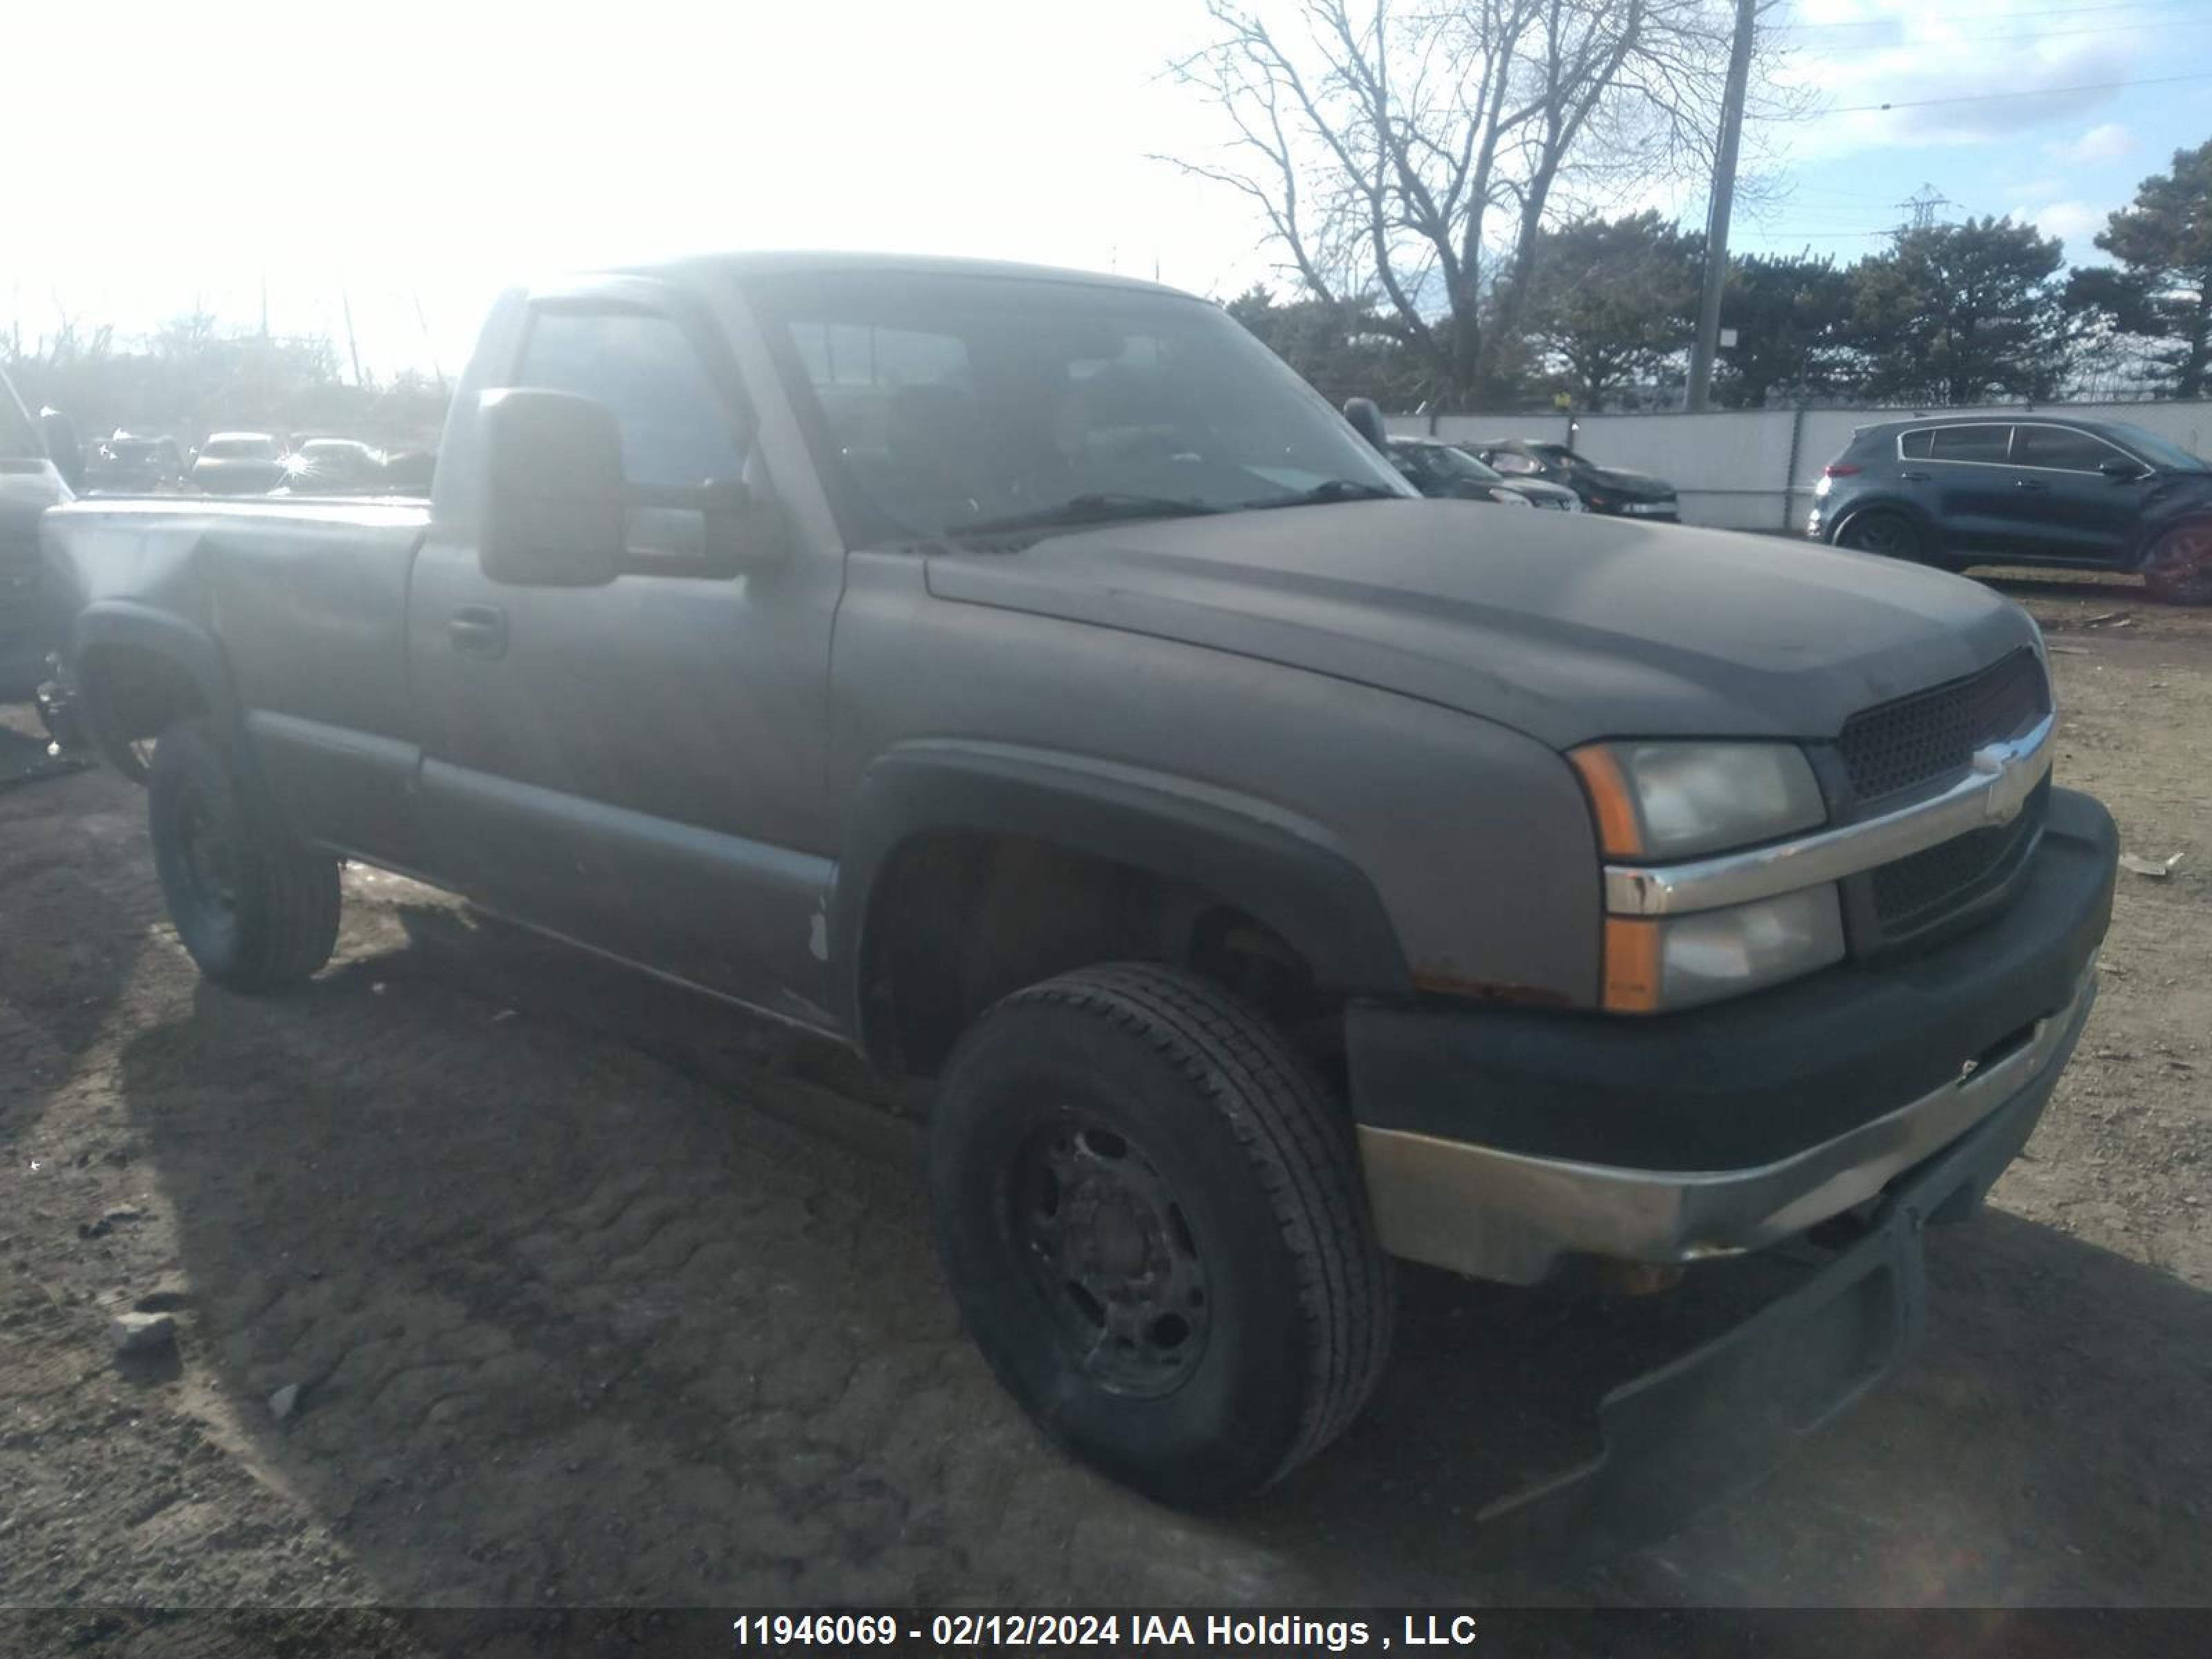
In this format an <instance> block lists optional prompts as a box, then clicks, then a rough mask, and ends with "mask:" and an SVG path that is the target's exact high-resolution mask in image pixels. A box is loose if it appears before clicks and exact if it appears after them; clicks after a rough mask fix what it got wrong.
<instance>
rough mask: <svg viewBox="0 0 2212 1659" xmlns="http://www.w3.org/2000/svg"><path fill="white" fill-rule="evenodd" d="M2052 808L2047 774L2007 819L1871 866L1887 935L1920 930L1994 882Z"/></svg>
mask: <svg viewBox="0 0 2212 1659" xmlns="http://www.w3.org/2000/svg"><path fill="white" fill-rule="evenodd" d="M2050 809H2051V780H2050V779H2049V778H2047V777H2046V778H2045V779H2044V781H2042V782H2041V783H2039V784H2038V785H2036V787H2035V793H2033V794H2032V795H2030V796H2029V797H2028V798H2027V800H2026V801H2025V802H2024V803H2023V804H2022V805H2021V810H2020V815H2019V816H2018V817H2015V818H2014V819H2013V821H2012V822H2011V823H1998V824H1991V825H1990V827H1989V828H1988V829H1969V830H1968V831H1967V832H1966V834H1965V835H1963V836H1953V837H1952V838H1951V839H1950V840H1948V841H1947V842H1942V843H1941V844H1940V845H1937V846H1935V847H1930V848H1927V849H1926V850H1925V851H1923V852H1918V853H1914V854H1911V855H1910V856H1909V857H1905V858H1901V859H1899V860H1896V861H1895V862H1893V863H1890V864H1885V865H1883V866H1881V868H1880V869H1878V870H1876V871H1875V872H1874V912H1875V920H1876V921H1878V922H1879V923H1880V924H1881V931H1882V933H1884V934H1885V935H1886V936H1887V937H1888V938H1891V939H1895V938H1897V937H1899V936H1901V935H1904V934H1907V933H1917V932H1919V931H1920V930H1921V929H1922V928H1923V927H1928V926H1929V925H1930V924H1931V923H1934V922H1936V921H1942V919H1943V918H1944V917H1945V916H1947V915H1950V914H1952V913H1953V912H1954V911H1956V910H1958V909H1960V908H1963V907H1964V906H1966V905H1968V904H1971V903H1972V902H1973V901H1974V900H1975V899H1977V898H1978V897H1980V896H1982V895H1983V894H1984V893H1985V892H1987V891H1989V890H1990V889H1991V888H1993V887H1995V886H1996V885H1998V884H2000V883H2002V881H2003V880H2004V879H2005V878H2007V877H2008V876H2009V875H2011V873H2012V872H2013V871H2014V869H2015V868H2016V867H2017V866H2018V865H2019V864H2020V862H2021V860H2023V859H2024V858H2026V857H2027V853H2028V849H2029V848H2031V847H2032V846H2033V844H2034V842H2035V838H2036V836H2038V835H2039V833H2040V832H2041V831H2042V829H2043V820H2044V817H2045V814H2046V813H2047V812H2048V811H2050Z"/></svg>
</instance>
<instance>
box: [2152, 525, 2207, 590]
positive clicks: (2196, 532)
mask: <svg viewBox="0 0 2212 1659" xmlns="http://www.w3.org/2000/svg"><path fill="white" fill-rule="evenodd" d="M2142 574H2143V586H2145V587H2146V588H2148V590H2149V592H2150V596H2151V598H2153V599H2158V600H2160V601H2162V602H2164V603H2165V604H2167V605H2212V520H2206V521H2204V522H2203V523H2200V524H2185V525H2177V526H2175V527H2174V528H2172V530H2169V531H2167V532H2166V533H2165V534H2164V535H2162V536H2160V538H2158V539H2157V540H2156V541H2154V542H2153V543H2152V544H2151V548H2150V551H2149V552H2148V553H2147V554H2145V555H2144V556H2143V562H2142Z"/></svg>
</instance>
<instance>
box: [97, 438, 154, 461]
mask: <svg viewBox="0 0 2212 1659" xmlns="http://www.w3.org/2000/svg"><path fill="white" fill-rule="evenodd" d="M102 447H103V448H105V449H106V452H107V458H108V459H110V460H112V461H150V460H152V459H154V457H155V449H156V447H157V446H155V444H154V443H153V442H152V441H149V440H148V439H144V438H111V439H110V440H108V441H107V442H106V444H105V445H103V446H102Z"/></svg>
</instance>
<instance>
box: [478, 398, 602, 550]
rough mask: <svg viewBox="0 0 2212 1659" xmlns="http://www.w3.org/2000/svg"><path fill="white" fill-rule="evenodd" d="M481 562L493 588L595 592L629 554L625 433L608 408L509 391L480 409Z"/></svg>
mask: <svg viewBox="0 0 2212 1659" xmlns="http://www.w3.org/2000/svg"><path fill="white" fill-rule="evenodd" d="M477 438H478V441H479V442H480V443H481V445H482V457H483V459H482V461H481V463H480V466H481V483H482V490H483V496H482V502H481V505H480V507H479V522H478V526H477V560H478V562H480V563H481V564H482V565H483V573H484V574H485V575H487V576H489V577H490V578H491V579H492V580H494V581H495V582H513V583H519V584H531V585H535V586H557V587H592V586H599V585H600V584H603V583H605V582H611V581H612V580H614V579H615V576H616V574H617V572H618V571H619V570H620V568H621V567H622V560H623V549H624V538H625V527H624V509H625V507H626V505H627V503H626V500H625V491H624V487H623V452H622V428H621V427H620V426H618V425H617V423H616V422H615V416H614V411H613V410H611V409H609V408H607V406H606V405H605V404H601V403H598V402H595V401H593V400H592V398H580V397H578V396H576V395H575V394H574V393H573V392H547V391H544V390H541V389H539V388H537V387H526V386H509V387H505V388H503V389H501V390H500V391H496V392H485V393H484V394H483V401H482V402H481V403H480V404H478V405H477Z"/></svg>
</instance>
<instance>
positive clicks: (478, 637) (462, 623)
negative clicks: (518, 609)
mask: <svg viewBox="0 0 2212 1659" xmlns="http://www.w3.org/2000/svg"><path fill="white" fill-rule="evenodd" d="M446 637H447V639H449V640H451V641H453V649H454V650H456V651H458V652H459V653H461V655H463V656H465V657H491V658H498V657H503V656H505V655H506V654H507V612H505V611H501V610H500V609H499V608H498V607H497V606H496V605H463V606H462V607H461V608H460V609H459V611H455V612H453V616H452V617H451V618H449V619H448V620H447V623H446Z"/></svg>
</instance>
